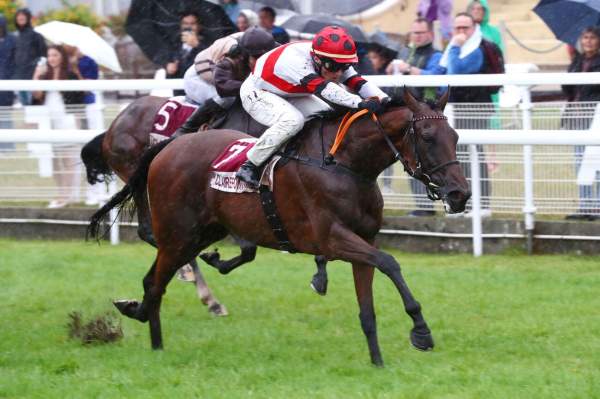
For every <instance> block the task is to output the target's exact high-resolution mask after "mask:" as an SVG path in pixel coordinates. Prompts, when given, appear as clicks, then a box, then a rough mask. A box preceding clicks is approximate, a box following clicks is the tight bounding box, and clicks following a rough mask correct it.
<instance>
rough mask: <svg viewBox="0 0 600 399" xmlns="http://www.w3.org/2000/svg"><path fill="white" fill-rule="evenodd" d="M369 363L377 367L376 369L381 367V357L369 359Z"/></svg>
mask: <svg viewBox="0 0 600 399" xmlns="http://www.w3.org/2000/svg"><path fill="white" fill-rule="evenodd" d="M371 363H372V364H373V366H375V367H377V368H378V369H382V368H383V359H381V358H379V359H371Z"/></svg>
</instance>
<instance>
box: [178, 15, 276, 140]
mask: <svg viewBox="0 0 600 399" xmlns="http://www.w3.org/2000/svg"><path fill="white" fill-rule="evenodd" d="M275 46H277V43H276V42H275V39H273V36H272V35H271V34H270V33H269V32H267V31H266V30H264V29H262V28H257V27H255V28H250V29H247V30H246V31H245V32H243V33H242V32H236V33H233V34H231V35H229V36H226V37H224V38H221V39H219V40H217V41H215V42H214V43H213V44H212V45H211V46H210V47H209V48H207V49H205V50H203V51H202V52H200V53H199V54H198V55H197V56H196V59H195V60H194V65H192V66H190V67H189V68H188V70H187V71H186V72H185V75H184V77H183V88H184V90H185V94H186V99H187V100H188V101H190V102H192V103H195V104H197V105H199V107H198V109H196V110H195V111H194V113H192V114H191V115H190V116H189V118H188V119H187V120H186V121H185V123H184V124H183V125H182V126H181V127H180V128H179V129H177V131H176V132H175V134H174V136H180V135H182V134H187V133H195V132H197V131H198V129H199V128H200V126H202V124H204V123H207V122H208V121H209V120H210V118H211V117H212V116H213V115H215V114H217V113H219V112H223V111H224V110H226V109H227V108H229V107H230V106H231V105H232V104H233V102H234V101H235V97H237V96H238V94H239V91H240V86H241V85H242V82H243V81H244V80H245V79H246V78H247V77H248V75H249V74H250V70H251V69H252V68H253V67H254V63H255V62H256V60H257V59H258V57H260V56H261V55H263V54H264V53H266V52H267V51H269V50H272V49H273V48H274V47H275Z"/></svg>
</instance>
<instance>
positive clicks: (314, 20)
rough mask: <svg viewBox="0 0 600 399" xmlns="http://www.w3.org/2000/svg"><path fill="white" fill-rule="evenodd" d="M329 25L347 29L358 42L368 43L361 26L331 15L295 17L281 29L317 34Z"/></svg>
mask: <svg viewBox="0 0 600 399" xmlns="http://www.w3.org/2000/svg"><path fill="white" fill-rule="evenodd" d="M329 25H337V26H340V27H342V28H344V29H346V32H348V33H349V34H350V35H351V36H352V38H353V39H354V40H355V41H357V42H362V43H365V42H367V35H365V33H364V32H363V30H362V29H361V28H360V27H359V26H357V25H354V24H351V23H350V22H347V21H344V20H343V19H339V18H335V17H333V16H331V15H329V14H309V15H294V16H292V17H290V18H289V19H288V20H287V21H285V22H284V23H283V25H281V27H282V28H285V29H290V30H295V31H297V32H302V33H317V32H318V31H320V30H321V29H323V28H324V27H326V26H329Z"/></svg>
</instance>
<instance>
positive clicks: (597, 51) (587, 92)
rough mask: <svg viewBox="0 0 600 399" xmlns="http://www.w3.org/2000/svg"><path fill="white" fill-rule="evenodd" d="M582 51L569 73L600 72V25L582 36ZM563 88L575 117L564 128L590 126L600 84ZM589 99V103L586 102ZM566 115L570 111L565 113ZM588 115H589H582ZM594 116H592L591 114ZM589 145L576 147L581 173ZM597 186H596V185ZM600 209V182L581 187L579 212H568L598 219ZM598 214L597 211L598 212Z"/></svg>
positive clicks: (565, 120)
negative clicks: (582, 162)
mask: <svg viewBox="0 0 600 399" xmlns="http://www.w3.org/2000/svg"><path fill="white" fill-rule="evenodd" d="M579 43H580V45H581V53H576V54H575V58H574V59H573V62H571V65H569V69H568V72H600V28H599V27H589V28H587V29H585V30H584V31H583V33H582V34H581V36H580V37H579ZM562 91H563V92H564V93H565V95H566V96H567V101H568V102H569V104H568V105H567V110H566V111H567V112H568V113H569V114H570V116H571V117H563V119H562V121H561V127H562V128H563V129H572V130H584V129H589V128H590V125H591V123H592V119H593V118H592V116H591V115H593V113H594V109H595V108H596V106H595V104H590V103H589V102H593V103H597V102H598V101H600V85H566V86H563V87H562ZM584 102H588V103H584ZM565 114H566V113H565ZM582 115H585V116H582ZM587 115H590V116H587ZM584 152H585V146H583V145H577V146H575V170H576V172H577V173H579V169H580V168H581V161H582V158H583V154H584ZM594 186H595V187H594ZM599 208H600V189H599V187H598V183H596V184H591V185H580V186H579V206H578V210H577V212H576V213H574V214H571V215H568V216H567V219H572V220H595V219H597V218H598V214H597V213H598V211H599ZM594 213H596V214H594Z"/></svg>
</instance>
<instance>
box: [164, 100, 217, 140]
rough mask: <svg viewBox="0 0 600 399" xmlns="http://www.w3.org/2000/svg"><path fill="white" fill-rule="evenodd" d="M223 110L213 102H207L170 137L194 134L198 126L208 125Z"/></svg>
mask: <svg viewBox="0 0 600 399" xmlns="http://www.w3.org/2000/svg"><path fill="white" fill-rule="evenodd" d="M222 111H223V108H221V106H220V105H219V104H217V103H216V102H214V101H213V99H209V100H207V101H206V102H205V103H204V104H203V105H202V106H201V107H198V108H197V109H196V110H195V111H194V112H193V113H192V114H191V115H190V116H189V117H188V118H187V120H186V121H185V123H184V124H183V125H181V126H180V127H179V129H177V130H176V131H175V133H174V134H173V136H172V137H179V136H181V135H184V134H188V133H196V132H197V131H198V129H200V126H202V125H203V124H204V123H208V122H209V121H210V118H212V117H213V115H215V114H216V113H218V112H222Z"/></svg>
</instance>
